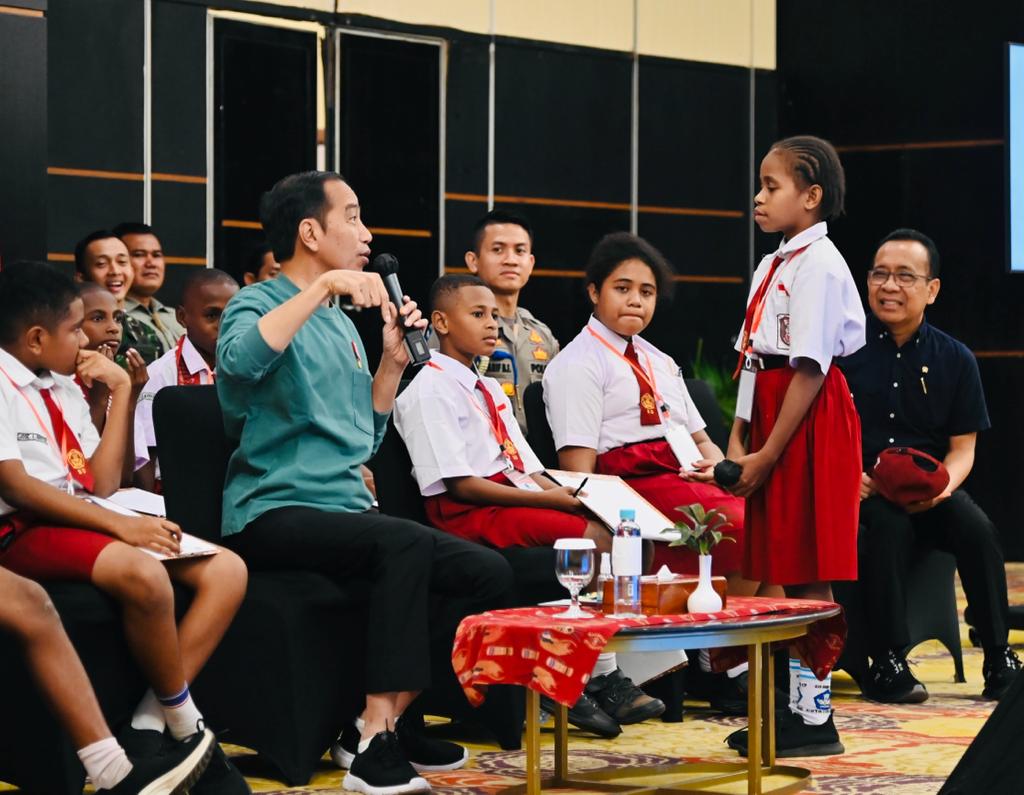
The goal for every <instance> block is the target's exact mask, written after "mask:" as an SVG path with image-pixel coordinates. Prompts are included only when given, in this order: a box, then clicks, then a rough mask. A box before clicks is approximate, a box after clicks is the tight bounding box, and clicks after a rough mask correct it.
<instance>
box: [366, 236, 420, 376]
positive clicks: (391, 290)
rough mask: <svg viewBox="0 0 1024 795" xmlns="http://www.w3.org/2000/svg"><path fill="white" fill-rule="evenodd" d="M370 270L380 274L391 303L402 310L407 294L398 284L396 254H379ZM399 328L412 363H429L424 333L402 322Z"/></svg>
mask: <svg viewBox="0 0 1024 795" xmlns="http://www.w3.org/2000/svg"><path fill="white" fill-rule="evenodd" d="M370 270H372V271H373V272H374V273H379V274H380V277H381V278H382V279H383V280H384V287H385V289H386V290H387V291H388V297H389V298H390V299H391V303H393V304H394V305H395V306H396V307H398V308H399V309H401V308H402V305H403V304H404V303H405V293H403V292H402V286H401V285H400V284H399V283H398V258H397V257H396V256H395V255H394V254H378V255H377V256H376V257H374V258H373V265H372V266H371V267H370ZM398 327H399V328H400V329H401V330H402V333H403V334H404V335H405V347H406V348H407V349H408V351H409V358H410V359H412V363H413V364H425V363H426V362H429V361H430V349H429V348H428V347H427V340H426V338H425V337H424V336H423V332H422V331H421V330H420V329H418V328H406V327H405V326H403V325H402V324H401V322H400V323H399V324H398Z"/></svg>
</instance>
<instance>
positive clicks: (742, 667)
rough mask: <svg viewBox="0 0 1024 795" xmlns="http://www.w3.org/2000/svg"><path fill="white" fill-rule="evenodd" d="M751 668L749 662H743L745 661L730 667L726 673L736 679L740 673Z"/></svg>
mask: <svg viewBox="0 0 1024 795" xmlns="http://www.w3.org/2000/svg"><path fill="white" fill-rule="evenodd" d="M749 668H750V665H749V664H748V663H745V662H743V663H740V664H739V665H734V666H733V667H732V668H730V669H729V670H728V671H726V672H725V673H726V674H727V675H728V676H729V678H730V679H735V678H736V677H737V676H739V675H740V674H742V673H746V672H747V670H749Z"/></svg>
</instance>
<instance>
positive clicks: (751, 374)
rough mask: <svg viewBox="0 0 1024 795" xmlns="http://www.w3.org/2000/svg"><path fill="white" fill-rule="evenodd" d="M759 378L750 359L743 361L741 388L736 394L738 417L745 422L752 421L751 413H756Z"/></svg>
mask: <svg viewBox="0 0 1024 795" xmlns="http://www.w3.org/2000/svg"><path fill="white" fill-rule="evenodd" d="M756 380H757V373H756V371H755V370H754V367H753V365H752V364H751V362H750V359H747V360H745V361H744V363H743V369H742V370H740V388H739V392H738V393H737V395H736V418H737V419H740V420H743V421H744V422H750V415H751V414H753V413H754V383H755V382H756Z"/></svg>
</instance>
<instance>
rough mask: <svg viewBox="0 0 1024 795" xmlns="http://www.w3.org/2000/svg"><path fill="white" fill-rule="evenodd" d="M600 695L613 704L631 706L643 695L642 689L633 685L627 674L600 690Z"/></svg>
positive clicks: (617, 677) (616, 678) (621, 675)
mask: <svg viewBox="0 0 1024 795" xmlns="http://www.w3.org/2000/svg"><path fill="white" fill-rule="evenodd" d="M600 695H601V697H602V698H603V699H605V700H607V701H609V702H611V703H613V704H631V703H633V702H634V701H636V699H637V698H638V697H639V696H640V695H642V693H641V691H640V688H638V687H637V686H636V685H635V684H633V680H632V679H630V678H629V677H628V676H626V675H625V674H620V675H619V676H616V677H615V678H614V679H612V681H611V682H610V683H609V684H608V685H606V686H605V687H603V688H602V689H601V690H600Z"/></svg>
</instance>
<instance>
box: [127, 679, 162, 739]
mask: <svg viewBox="0 0 1024 795" xmlns="http://www.w3.org/2000/svg"><path fill="white" fill-rule="evenodd" d="M166 726H167V721H166V720H165V719H164V708H163V707H161V706H160V702H159V701H158V700H157V697H156V693H154V692H153V690H152V689H149V690H147V691H146V695H144V696H143V697H142V701H140V702H139V706H137V707H136V708H135V714H134V715H132V728H133V729H140V730H143V731H155V732H160V733H161V734H163V731H164V728H166Z"/></svg>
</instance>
